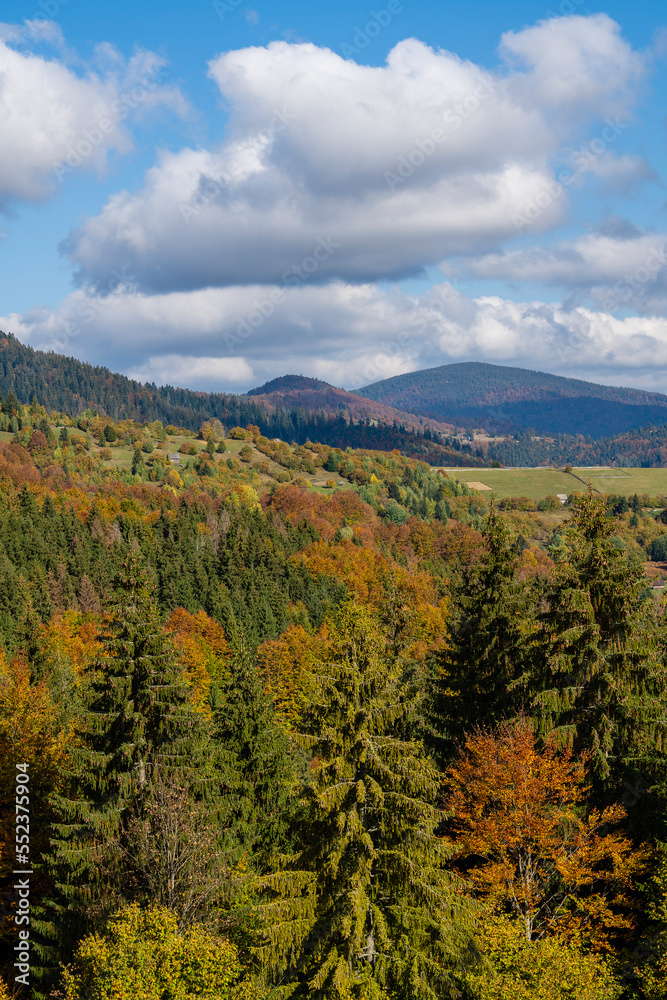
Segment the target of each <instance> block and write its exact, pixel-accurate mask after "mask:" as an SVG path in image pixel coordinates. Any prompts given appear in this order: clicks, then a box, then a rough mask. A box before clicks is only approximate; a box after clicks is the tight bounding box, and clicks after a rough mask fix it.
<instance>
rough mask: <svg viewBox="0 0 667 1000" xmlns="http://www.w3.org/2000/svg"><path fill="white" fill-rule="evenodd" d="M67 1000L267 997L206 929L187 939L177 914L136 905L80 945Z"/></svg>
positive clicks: (230, 947)
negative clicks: (143, 908) (104, 931)
mask: <svg viewBox="0 0 667 1000" xmlns="http://www.w3.org/2000/svg"><path fill="white" fill-rule="evenodd" d="M63 982H64V990H65V992H64V996H65V1000H195V998H196V997H211V998H213V997H215V998H216V1000H259V998H260V997H264V996H265V995H266V994H265V991H264V990H262V989H261V988H260V987H258V986H256V985H254V984H252V983H251V982H250V981H249V980H248V979H247V978H246V977H245V976H244V975H243V968H242V966H241V963H240V961H239V957H238V951H237V948H236V946H235V945H234V944H232V943H231V942H229V941H226V940H224V939H222V938H218V937H214V936H213V935H212V934H210V933H208V932H207V931H206V930H204V929H203V928H201V927H193V928H190V929H188V930H186V931H183V932H182V933H180V932H179V930H178V923H177V919H176V916H175V914H174V913H172V912H171V911H170V910H168V909H166V908H162V907H151V908H150V909H147V910H141V909H140V908H139V907H138V906H136V905H133V906H130V907H128V908H127V909H126V910H124V911H122V912H121V913H120V914H119V915H118V916H116V917H115V918H114V919H113V920H112V921H111V923H110V925H109V928H108V930H107V932H106V933H105V934H104V935H91V936H89V937H87V938H84V940H83V941H82V942H81V944H80V945H79V948H78V951H77V953H76V956H75V962H74V965H73V967H71V968H69V969H66V970H64V974H63Z"/></svg>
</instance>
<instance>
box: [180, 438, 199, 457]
mask: <svg viewBox="0 0 667 1000" xmlns="http://www.w3.org/2000/svg"><path fill="white" fill-rule="evenodd" d="M178 450H179V451H180V453H181V455H196V454H197V447H196V445H194V444H191V443H190V442H189V441H184V442H183V444H182V445H181V447H180V448H179V449H178Z"/></svg>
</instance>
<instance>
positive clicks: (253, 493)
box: [229, 483, 260, 510]
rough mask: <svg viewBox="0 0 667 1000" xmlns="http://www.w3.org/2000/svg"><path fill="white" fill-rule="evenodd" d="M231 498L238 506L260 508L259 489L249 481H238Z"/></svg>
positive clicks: (251, 508)
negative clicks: (254, 487)
mask: <svg viewBox="0 0 667 1000" xmlns="http://www.w3.org/2000/svg"><path fill="white" fill-rule="evenodd" d="M229 499H230V500H231V502H232V503H233V504H236V505H237V506H238V507H245V508H247V509H249V510H259V509H260V502H259V496H258V495H257V490H255V489H253V487H252V486H250V485H249V484H248V483H236V485H235V486H234V489H233V490H232V492H231V493H230V494H229Z"/></svg>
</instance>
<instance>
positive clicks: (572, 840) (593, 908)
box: [446, 719, 647, 950]
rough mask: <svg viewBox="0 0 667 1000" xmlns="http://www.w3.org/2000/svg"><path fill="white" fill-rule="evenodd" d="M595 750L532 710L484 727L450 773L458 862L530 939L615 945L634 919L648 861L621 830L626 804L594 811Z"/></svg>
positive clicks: (476, 886) (481, 892)
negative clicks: (554, 733)
mask: <svg viewBox="0 0 667 1000" xmlns="http://www.w3.org/2000/svg"><path fill="white" fill-rule="evenodd" d="M585 771H586V759H585V758H584V757H579V758H576V759H575V758H573V756H572V753H571V751H570V750H568V749H563V748H561V747H559V746H558V745H557V744H556V743H555V742H554V741H551V740H547V741H546V743H545V745H544V747H542V748H539V747H538V746H537V745H536V741H535V734H534V729H533V726H532V724H531V723H530V722H529V721H528V720H527V719H520V720H519V721H517V722H513V723H506V724H504V725H502V726H501V727H500V728H499V729H498V730H496V731H495V732H494V731H488V730H481V729H480V730H478V731H476V732H474V733H473V734H471V735H470V736H469V737H468V738H467V739H466V741H465V747H464V748H463V750H462V751H461V754H460V756H459V758H458V760H456V761H455V763H453V764H452V765H451V766H450V768H449V769H448V771H447V773H446V782H447V786H448V794H447V806H448V807H449V808H450V809H451V810H453V821H452V830H453V834H454V840H455V843H456V845H457V849H458V856H457V866H458V867H459V868H460V869H462V870H463V871H465V874H466V878H468V879H469V881H470V883H471V885H472V886H473V887H474V889H475V891H476V892H477V894H478V895H479V896H480V897H482V898H484V899H488V900H489V901H490V902H491V903H493V904H494V905H495V907H496V908H497V910H498V911H499V912H505V913H513V914H515V915H516V916H518V917H520V918H521V921H522V923H523V927H524V931H525V935H526V939H527V940H533V939H535V938H541V937H543V936H544V935H552V934H558V935H560V936H562V937H563V938H564V939H566V940H572V941H576V942H578V943H580V942H584V941H585V942H588V943H589V944H590V945H591V946H592V947H593V948H595V949H597V950H606V949H608V948H610V947H611V945H612V943H614V942H617V941H618V939H619V938H620V939H623V937H624V936H625V935H627V934H628V933H629V932H630V931H631V930H632V929H633V927H634V924H635V916H634V911H633V900H632V885H633V881H634V879H636V878H637V876H638V875H639V874H640V873H641V871H642V869H643V868H645V865H646V861H647V855H646V852H645V851H641V850H640V851H636V850H635V849H634V848H633V845H632V843H631V841H630V840H629V838H628V837H627V836H626V835H625V834H624V833H623V832H622V830H621V825H622V823H623V820H624V818H625V809H624V808H623V807H622V806H620V805H615V806H611V807H609V808H607V809H605V810H602V811H600V810H597V809H593V810H590V811H587V810H586V807H585V804H586V794H587V789H586V784H585Z"/></svg>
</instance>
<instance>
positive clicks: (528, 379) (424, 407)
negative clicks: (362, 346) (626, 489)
mask: <svg viewBox="0 0 667 1000" xmlns="http://www.w3.org/2000/svg"><path fill="white" fill-rule="evenodd" d="M358 394H359V395H360V396H363V397H364V398H365V399H373V400H376V401H378V402H382V403H386V404H387V405H389V406H395V407H397V408H399V409H403V410H408V411H410V412H412V413H418V414H422V415H424V416H428V417H432V418H433V419H435V420H442V421H446V422H450V423H455V424H456V425H458V426H471V425H472V426H477V427H484V428H486V429H487V430H493V431H500V432H504V431H513V430H516V429H518V428H522V427H533V428H534V429H535V430H536V431H538V432H540V433H552V434H584V435H590V436H591V437H601V436H603V435H610V434H620V433H623V432H624V431H627V430H630V429H631V428H636V427H643V426H646V425H647V424H664V423H667V396H665V395H663V394H662V393H658V392H644V391H642V390H641V389H624V388H618V387H616V386H606V385H597V384H596V383H594V382H585V381H583V380H581V379H573V378H563V377H562V376H560V375H549V374H547V373H545V372H534V371H529V370H528V369H525V368H508V367H505V366H502V365H489V364H484V363H481V362H476V361H467V362H462V363H459V364H452V365H441V366H440V367H438V368H427V369H426V370H424V371H419V372H410V373H408V374H406V375H396V376H394V377H393V378H388V379H384V380H383V381H381V382H375V383H374V384H372V385H368V386H365V387H364V388H363V389H359V390H358Z"/></svg>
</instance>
